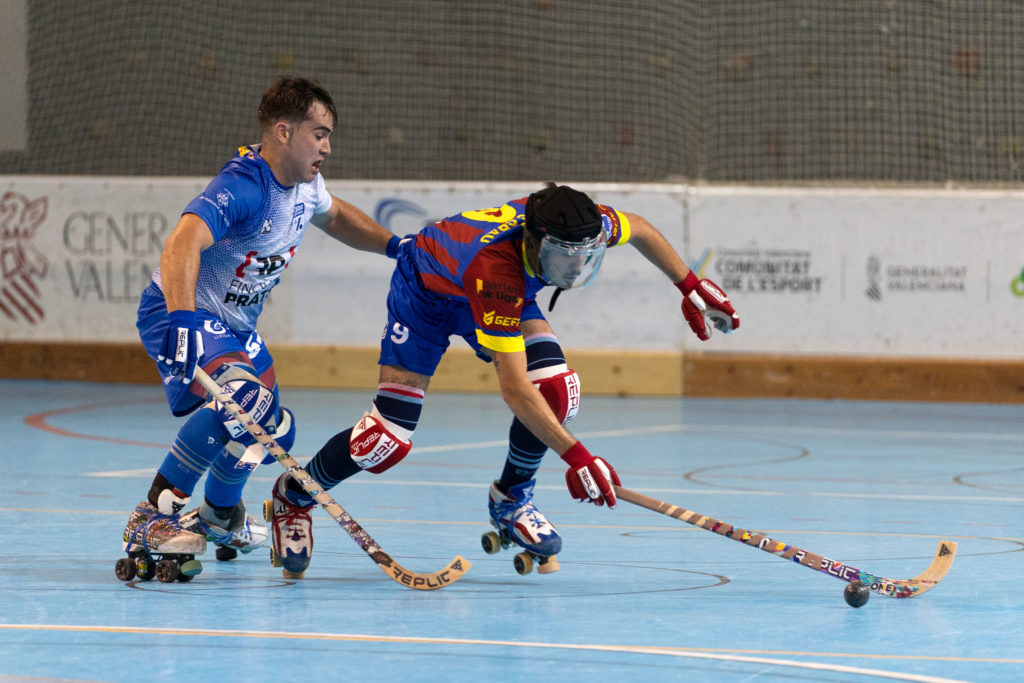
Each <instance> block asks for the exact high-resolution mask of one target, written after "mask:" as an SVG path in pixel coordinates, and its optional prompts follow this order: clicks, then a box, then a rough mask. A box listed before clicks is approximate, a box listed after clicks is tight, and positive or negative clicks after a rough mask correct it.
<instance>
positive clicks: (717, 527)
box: [615, 486, 956, 598]
mask: <svg viewBox="0 0 1024 683" xmlns="http://www.w3.org/2000/svg"><path fill="white" fill-rule="evenodd" d="M615 495H616V496H618V497H619V498H621V499H622V500H625V501H628V502H630V503H633V504H634V505H639V506H640V507H643V508H647V509H648V510H653V511H654V512H660V513H661V514H663V515H668V516H669V517H675V518H676V519H681V520H682V521H684V522H686V523H687V524H692V525H693V526H696V527H700V528H701V529H705V530H707V531H713V532H715V533H716V534H718V535H719V536H725V537H726V538H731V539H732V540H734V541H739V542H741V543H744V544H746V545H749V546H751V547H753V548H757V549H758V550H763V551H765V552H766V553H771V554H772V555H777V556H778V557H781V558H782V559H784V560H793V561H794V562H796V563H797V564H800V565H803V566H805V567H810V568H811V569H813V570H815V571H819V572H822V573H823V574H828V575H829V576H834V577H835V578H837V579H841V580H843V581H846V582H848V583H853V582H854V581H862V582H864V584H865V585H866V586H867V587H868V588H870V589H871V590H873V591H874V592H875V593H879V594H880V595H885V596H887V597H890V598H912V597H914V596H915V595H920V594H921V593H924V592H925V591H929V590H931V589H932V588H935V586H937V585H938V583H939V581H942V577H944V576H945V575H946V572H948V571H949V568H950V566H951V565H952V564H953V558H954V557H955V556H956V543H954V542H953V541H939V549H938V551H937V552H936V553H935V557H934V558H933V559H932V563H931V564H930V565H928V569H925V570H924V572H922V573H921V574H918V575H917V576H915V577H914V578H912V579H906V580H899V579H887V578H885V577H883V576H875V575H874V574H869V573H868V572H865V571H862V570H860V569H857V568H855V567H851V566H850V565H848V564H843V563H842V562H836V561H835V560H830V559H828V558H827V557H822V556H821V555H816V554H814V553H812V552H808V551H807V550H802V549H800V548H797V547H796V546H793V545H789V544H788V543H783V542H782V541H776V540H774V539H771V538H769V537H767V536H765V535H764V534H759V533H756V532H753V531H747V530H746V529H740V528H739V527H734V526H732V525H731V524H727V523H726V522H722V521H720V520H717V519H715V518H713V517H706V516H704V515H701V514H700V513H697V512H693V511H691V510H684V509H683V508H681V507H676V506H675V505H672V504H671V503H666V502H664V501H661V500H658V499H657V498H651V497H650V496H645V495H644V494H642V493H637V492H636V491H632V490H630V489H627V488H623V487H621V486H616V487H615Z"/></svg>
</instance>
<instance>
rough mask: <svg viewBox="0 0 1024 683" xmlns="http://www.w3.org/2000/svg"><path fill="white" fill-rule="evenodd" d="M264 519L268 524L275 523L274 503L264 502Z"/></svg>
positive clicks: (270, 501)
mask: <svg viewBox="0 0 1024 683" xmlns="http://www.w3.org/2000/svg"><path fill="white" fill-rule="evenodd" d="M263 519H264V520H266V521H268V522H273V521H274V501H272V500H265V501H263Z"/></svg>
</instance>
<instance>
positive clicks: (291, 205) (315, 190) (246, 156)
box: [153, 145, 331, 332]
mask: <svg viewBox="0 0 1024 683" xmlns="http://www.w3.org/2000/svg"><path fill="white" fill-rule="evenodd" d="M330 208H331V196H330V194H329V193H328V192H327V188H326V186H325V184H324V179H323V176H321V175H320V174H317V176H316V178H314V179H313V180H312V181H311V182H308V183H298V184H296V185H293V186H292V187H284V186H283V185H281V184H280V183H279V182H277V179H276V178H275V177H274V174H273V172H272V171H271V170H270V167H269V166H268V165H267V162H266V161H264V159H263V157H261V156H260V146H259V145H252V146H249V147H241V148H239V150H238V156H237V157H235V158H234V159H232V160H231V161H229V162H228V163H226V164H224V167H223V168H221V170H220V173H218V174H217V176H216V177H215V178H214V179H213V180H211V181H210V184H209V185H207V187H206V189H205V190H203V192H202V193H201V194H200V195H199V196H198V197H196V198H195V199H193V200H192V201H191V202H190V203H189V205H188V206H187V207H185V210H184V211H183V212H182V213H183V214H186V213H193V214H195V215H197V216H199V217H200V218H201V219H203V221H204V222H205V223H206V225H207V226H209V228H210V231H211V232H212V233H213V239H214V243H213V246H211V247H210V248H209V249H206V250H205V251H204V252H203V253H202V255H201V261H200V265H199V281H198V283H197V284H196V308H197V309H204V310H206V311H209V312H211V313H213V314H214V315H215V316H216V317H217V318H219V319H220V320H222V321H223V322H224V323H225V324H227V325H228V326H229V327H230V328H231V329H233V330H235V331H237V332H252V331H253V330H255V329H256V319H257V318H258V317H259V315H260V311H262V310H263V303H264V302H265V301H266V299H267V296H269V294H270V290H271V289H273V287H274V285H276V284H277V283H278V282H279V281H280V279H281V274H282V273H283V272H284V269H285V268H287V267H288V264H289V263H290V262H291V260H292V258H293V257H294V256H295V251H296V250H297V249H298V248H299V244H300V243H301V242H302V236H303V234H304V233H305V231H306V227H307V226H308V225H309V220H310V219H311V218H312V217H313V216H314V215H315V214H320V213H325V212H326V211H328V210H329V209H330ZM153 282H154V283H155V284H156V285H157V286H160V284H161V280H160V269H159V268H157V270H156V271H155V272H154V273H153Z"/></svg>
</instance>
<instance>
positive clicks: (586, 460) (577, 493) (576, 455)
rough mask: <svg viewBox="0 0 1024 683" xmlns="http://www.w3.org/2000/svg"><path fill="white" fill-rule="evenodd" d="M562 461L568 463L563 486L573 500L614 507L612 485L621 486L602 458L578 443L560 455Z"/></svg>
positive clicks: (613, 470) (612, 469)
mask: <svg viewBox="0 0 1024 683" xmlns="http://www.w3.org/2000/svg"><path fill="white" fill-rule="evenodd" d="M562 460H564V461H566V462H567V463H569V470H568V471H567V472H566V473H565V485H566V486H568V487H569V493H570V494H571V495H572V497H573V498H575V499H576V500H578V501H580V502H581V503H584V502H588V501H589V502H591V503H593V504H594V505H604V504H605V503H608V507H610V508H614V507H615V489H613V488H612V484H615V485H616V486H621V485H622V482H621V481H619V475H618V474H616V472H615V469H614V468H613V467H612V466H611V465H609V464H608V463H607V462H605V461H604V460H603V459H602V458H598V457H595V456H593V455H591V454H590V452H589V451H588V450H587V449H586V448H584V447H583V444H581V443H580V442H579V441H577V442H576V443H574V444H573V445H572V448H570V449H569V450H567V451H566V452H565V453H563V454H562Z"/></svg>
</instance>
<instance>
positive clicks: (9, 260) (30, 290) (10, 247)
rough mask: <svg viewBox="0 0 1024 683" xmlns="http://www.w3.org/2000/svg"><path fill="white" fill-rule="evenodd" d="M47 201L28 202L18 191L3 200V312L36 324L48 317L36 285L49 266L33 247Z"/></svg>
mask: <svg viewBox="0 0 1024 683" xmlns="http://www.w3.org/2000/svg"><path fill="white" fill-rule="evenodd" d="M46 208H47V199H46V197H39V198H38V199H33V200H32V201H29V200H28V199H27V198H26V197H24V196H22V195H20V194H18V193H17V192H5V193H4V195H3V197H0V313H2V314H3V315H4V316H6V317H7V318H10V319H11V320H24V321H25V322H27V323H29V324H31V325H35V324H36V323H38V322H39V321H40V320H42V319H43V318H44V317H45V315H44V313H43V307H42V305H41V304H40V299H41V298H42V296H41V292H40V291H39V287H38V286H37V283H38V282H39V281H41V280H42V279H43V278H44V277H45V276H46V271H47V270H48V269H49V263H48V262H47V260H46V258H45V257H44V256H43V255H42V254H41V253H40V252H39V251H38V250H37V249H36V248H35V246H34V245H33V244H32V239H33V238H34V237H35V234H36V230H38V229H39V226H40V224H42V222H43V219H45V218H46Z"/></svg>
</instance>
